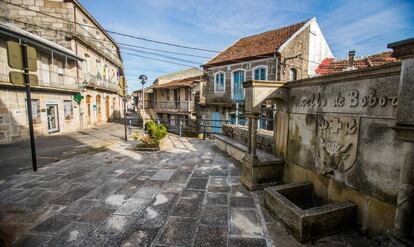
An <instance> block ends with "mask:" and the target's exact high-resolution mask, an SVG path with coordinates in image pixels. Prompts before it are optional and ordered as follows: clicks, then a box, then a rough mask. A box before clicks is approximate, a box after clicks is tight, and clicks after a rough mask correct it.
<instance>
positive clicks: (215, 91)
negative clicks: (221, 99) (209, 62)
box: [213, 71, 226, 93]
mask: <svg viewBox="0 0 414 247" xmlns="http://www.w3.org/2000/svg"><path fill="white" fill-rule="evenodd" d="M217 74H223V75H224V77H223V82H224V88H223V91H218V90H217V88H216V83H217V82H216V75H217ZM213 76H214V93H225V92H226V72H224V71H218V72H216V73H214V75H213Z"/></svg>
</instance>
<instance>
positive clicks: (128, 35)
mask: <svg viewBox="0 0 414 247" xmlns="http://www.w3.org/2000/svg"><path fill="white" fill-rule="evenodd" d="M1 1H2V2H4V3H6V4H10V5H13V6H16V7H19V8H23V9H26V10H28V11H32V12H36V13H39V14H43V15H46V16H49V17H51V18H56V19H59V20H63V21H65V22H68V23H71V24H75V25H76V24H78V25H82V26H87V27H91V28H95V29H97V28H96V27H95V26H91V25H86V24H81V23H75V22H73V21H70V20H67V19H64V18H61V17H57V16H54V15H51V14H48V13H44V12H41V11H38V10H33V9H30V8H27V7H25V6H21V5H18V4H14V3H10V2H6V1H5V0H1ZM103 30H104V31H105V32H107V33H112V34H116V35H119V36H124V37H128V38H132V39H137V40H142V41H147V42H152V43H157V44H161V45H167V46H174V47H178V48H183V49H190V50H197V51H204V52H214V53H220V51H215V50H211V49H205V48H198V47H192V46H187V45H181V44H176V43H170V42H165V41H159V40H154V39H149V38H144V37H139V36H135V35H132V34H125V33H121V32H116V31H112V30H106V29H103Z"/></svg>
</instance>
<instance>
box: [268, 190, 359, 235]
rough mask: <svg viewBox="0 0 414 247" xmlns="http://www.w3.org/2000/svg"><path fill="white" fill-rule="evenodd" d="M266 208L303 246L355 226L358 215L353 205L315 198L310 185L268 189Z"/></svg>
mask: <svg viewBox="0 0 414 247" xmlns="http://www.w3.org/2000/svg"><path fill="white" fill-rule="evenodd" d="M265 207H266V209H267V210H268V212H270V214H271V215H272V216H275V217H276V218H278V219H280V220H281V221H282V222H283V223H284V224H285V225H286V226H287V228H288V229H289V230H290V231H291V232H292V234H293V236H295V238H296V239H297V240H299V241H301V242H305V241H309V240H314V239H317V238H320V237H323V236H326V235H329V234H332V233H336V232H339V231H341V230H344V229H346V228H348V227H350V226H352V224H353V223H354V217H355V212H356V205H355V204H354V203H352V202H329V201H327V200H326V199H324V198H318V197H316V196H315V195H314V193H313V185H312V183H310V182H302V183H292V184H284V185H278V186H274V187H270V188H266V189H265Z"/></svg>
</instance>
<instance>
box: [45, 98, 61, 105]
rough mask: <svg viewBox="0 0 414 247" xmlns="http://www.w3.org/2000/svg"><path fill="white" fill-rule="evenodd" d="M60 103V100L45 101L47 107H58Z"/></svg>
mask: <svg viewBox="0 0 414 247" xmlns="http://www.w3.org/2000/svg"><path fill="white" fill-rule="evenodd" d="M58 103H59V101H58V100H54V99H52V100H51V99H47V100H45V104H46V105H57V104H58Z"/></svg>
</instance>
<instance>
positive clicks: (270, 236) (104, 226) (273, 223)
mask: <svg viewBox="0 0 414 247" xmlns="http://www.w3.org/2000/svg"><path fill="white" fill-rule="evenodd" d="M122 131H123V129H121V133H123V132H122ZM112 138H113V137H112ZM115 139H117V138H115ZM117 140H118V139H117ZM117 140H115V141H114V139H111V142H112V141H113V142H114V143H113V145H112V146H110V147H109V148H108V149H106V150H103V151H101V152H97V153H91V154H89V153H87V154H81V155H77V156H75V157H72V158H68V159H64V160H61V161H59V162H54V163H53V162H52V163H49V164H48V165H47V166H42V167H40V168H39V169H38V173H37V174H38V175H34V174H33V173H32V172H22V173H21V174H19V175H12V176H10V177H9V178H7V180H6V181H4V182H2V183H1V181H0V226H4V225H7V226H11V227H12V228H10V229H13V231H18V235H19V236H20V237H17V235H16V239H15V240H16V241H15V242H14V243H12V244H10V245H11V246H80V247H91V246H92V247H93V246H99V247H101V246H151V247H161V246H162V247H167V246H168V247H184V246H194V247H213V246H214V247H219V246H226V247H237V246H238V247H242V246H249V247H250V246H252V247H256V246H258V247H261V246H268V247H270V246H272V243H273V245H275V246H303V245H301V244H300V243H298V242H297V241H296V240H295V239H294V238H293V237H292V236H291V235H290V234H289V232H288V231H287V230H286V229H285V228H284V227H283V226H282V225H281V224H280V223H279V221H278V220H277V219H275V218H273V217H272V216H271V215H269V214H268V213H267V212H266V209H265V208H264V206H263V200H264V197H263V192H260V191H253V192H250V191H248V190H246V189H245V188H244V187H243V186H242V185H241V184H240V172H241V164H240V163H239V162H237V161H235V160H232V159H231V158H229V156H228V155H227V154H225V153H223V152H221V151H219V149H218V148H217V147H216V146H215V145H214V141H211V140H198V139H191V138H184V137H178V136H176V135H172V134H169V135H168V136H167V138H166V141H167V143H168V145H167V146H168V148H167V150H165V151H160V152H155V153H150V152H146V153H136V152H132V151H130V150H128V147H129V144H126V143H124V142H123V141H122V140H121V139H119V142H118V141H117ZM32 186H35V187H32ZM352 238H358V239H359V238H360V237H359V236H358V235H349V236H345V235H335V236H332V237H326V238H324V239H322V240H320V241H315V242H314V243H313V244H314V245H315V246H347V245H346V244H344V243H345V242H344V241H347V242H346V243H349V242H351V243H358V244H359V243H362V242H358V241H352V240H351V239H352ZM348 246H349V245H348ZM351 246H352V245H351Z"/></svg>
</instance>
